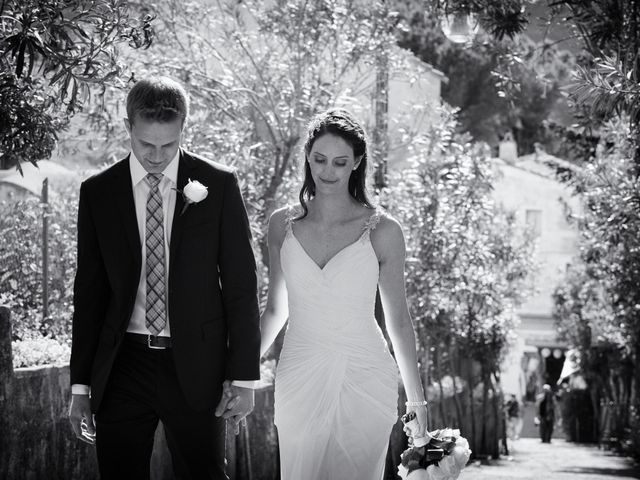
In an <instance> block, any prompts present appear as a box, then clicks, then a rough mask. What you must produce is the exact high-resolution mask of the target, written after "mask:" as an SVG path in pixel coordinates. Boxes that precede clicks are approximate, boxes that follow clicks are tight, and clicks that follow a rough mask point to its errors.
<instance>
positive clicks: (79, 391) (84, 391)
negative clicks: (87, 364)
mask: <svg viewBox="0 0 640 480" xmlns="http://www.w3.org/2000/svg"><path fill="white" fill-rule="evenodd" d="M90 392H91V388H89V385H82V384H80V383H74V384H73V385H71V393H72V394H73V395H89V393H90Z"/></svg>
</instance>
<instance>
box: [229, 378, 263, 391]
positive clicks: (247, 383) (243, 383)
mask: <svg viewBox="0 0 640 480" xmlns="http://www.w3.org/2000/svg"><path fill="white" fill-rule="evenodd" d="M259 383H260V380H233V381H232V382H231V385H234V386H236V387H242V388H251V389H253V390H255V389H256V388H258V384H259Z"/></svg>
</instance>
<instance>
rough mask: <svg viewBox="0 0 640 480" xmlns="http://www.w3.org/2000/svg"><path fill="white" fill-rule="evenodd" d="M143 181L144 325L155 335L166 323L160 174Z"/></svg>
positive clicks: (149, 176)
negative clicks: (145, 187)
mask: <svg viewBox="0 0 640 480" xmlns="http://www.w3.org/2000/svg"><path fill="white" fill-rule="evenodd" d="M145 180H146V181H147V183H148V184H149V186H150V187H151V190H150V191H149V197H148V198H147V220H146V233H145V244H146V248H147V255H146V260H147V304H146V308H147V314H146V319H145V325H146V326H147V328H148V329H149V331H150V332H151V333H152V334H153V335H158V334H159V333H160V332H161V331H162V330H163V329H164V327H165V325H166V323H167V315H166V310H165V292H164V290H165V275H164V270H165V264H164V219H163V213H162V197H161V196H160V189H159V188H158V184H159V183H160V180H162V174H160V173H156V174H153V173H149V174H148V175H147V176H146V177H145Z"/></svg>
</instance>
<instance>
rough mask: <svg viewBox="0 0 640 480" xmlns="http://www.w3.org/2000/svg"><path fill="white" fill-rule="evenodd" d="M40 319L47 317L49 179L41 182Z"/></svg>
mask: <svg viewBox="0 0 640 480" xmlns="http://www.w3.org/2000/svg"><path fill="white" fill-rule="evenodd" d="M42 207H43V208H42V212H43V213H42V319H43V320H44V319H46V318H47V317H48V316H49V248H48V246H49V179H48V178H45V179H44V181H43V182H42Z"/></svg>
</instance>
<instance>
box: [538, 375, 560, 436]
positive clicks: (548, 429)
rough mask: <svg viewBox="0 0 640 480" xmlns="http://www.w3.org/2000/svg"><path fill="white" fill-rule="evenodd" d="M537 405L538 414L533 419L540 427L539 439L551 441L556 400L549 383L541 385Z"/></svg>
mask: <svg viewBox="0 0 640 480" xmlns="http://www.w3.org/2000/svg"><path fill="white" fill-rule="evenodd" d="M537 405H538V407H537V412H538V415H537V417H536V418H535V420H534V421H535V422H536V425H538V428H539V429H540V439H541V440H542V442H543V443H551V436H552V435H553V425H554V423H555V420H556V411H555V410H556V401H555V396H554V394H553V390H552V389H551V385H549V384H548V383H545V384H544V385H543V386H542V393H541V394H540V395H539V396H538V401H537Z"/></svg>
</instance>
